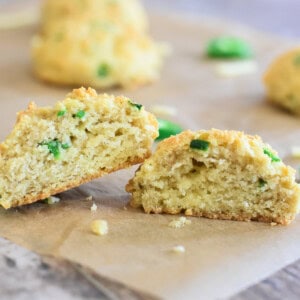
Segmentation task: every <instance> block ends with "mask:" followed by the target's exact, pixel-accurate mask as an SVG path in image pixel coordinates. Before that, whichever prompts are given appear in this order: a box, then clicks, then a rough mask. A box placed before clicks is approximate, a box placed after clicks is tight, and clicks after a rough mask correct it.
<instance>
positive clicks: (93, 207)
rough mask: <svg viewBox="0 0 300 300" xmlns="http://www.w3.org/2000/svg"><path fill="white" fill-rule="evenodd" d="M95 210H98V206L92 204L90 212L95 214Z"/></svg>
mask: <svg viewBox="0 0 300 300" xmlns="http://www.w3.org/2000/svg"><path fill="white" fill-rule="evenodd" d="M97 209H98V206H97V205H96V204H95V203H93V205H92V206H91V211H92V212H95V211H96V210H97Z"/></svg>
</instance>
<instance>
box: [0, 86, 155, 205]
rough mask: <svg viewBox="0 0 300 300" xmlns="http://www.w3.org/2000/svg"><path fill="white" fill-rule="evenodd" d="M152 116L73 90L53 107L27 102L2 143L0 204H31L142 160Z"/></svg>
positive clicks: (121, 101) (124, 101) (121, 100)
mask: <svg viewBox="0 0 300 300" xmlns="http://www.w3.org/2000/svg"><path fill="white" fill-rule="evenodd" d="M157 127H158V125H157V121H156V119H155V117H154V116H153V115H152V114H150V113H148V112H146V111H145V109H144V108H143V107H142V105H140V104H136V103H134V102H132V101H131V100H130V99H128V98H126V97H114V96H110V95H106V94H104V95H97V93H96V91H94V90H93V89H88V90H86V89H84V88H81V89H77V90H74V91H73V92H72V93H70V94H69V95H67V97H66V99H65V100H63V101H60V102H57V103H56V104H55V105H54V107H42V108H38V107H36V106H35V104H34V103H31V104H30V105H29V107H28V109H27V110H26V111H24V112H21V113H19V114H18V120H17V123H16V125H15V127H14V129H13V131H12V132H11V133H10V135H9V136H8V137H7V138H6V140H5V141H4V142H3V143H2V144H0V170H1V173H0V197H1V198H0V204H1V205H2V206H3V207H4V208H10V207H12V206H18V205H23V204H26V203H32V202H35V201H37V200H40V199H45V198H47V197H49V196H50V195H53V194H56V193H59V192H62V191H65V190H67V189H70V188H72V187H76V186H78V185H80V184H82V183H84V182H87V181H90V180H92V179H94V178H97V177H101V176H103V175H105V174H108V173H111V172H113V171H116V170H119V169H122V168H126V167H129V166H131V165H133V164H137V163H140V162H142V161H144V159H145V158H147V157H149V155H150V154H151V150H150V149H151V145H152V143H153V140H154V139H155V138H156V137H157V135H158V129H157Z"/></svg>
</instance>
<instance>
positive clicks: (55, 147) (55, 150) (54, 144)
mask: <svg viewBox="0 0 300 300" xmlns="http://www.w3.org/2000/svg"><path fill="white" fill-rule="evenodd" d="M38 145H39V146H47V147H48V150H49V152H50V153H51V154H53V156H54V158H55V159H59V158H60V154H61V153H60V149H61V148H62V149H68V148H70V145H69V144H67V143H64V144H63V143H61V142H60V141H58V140H57V139H54V140H52V141H49V142H41V143H39V144H38Z"/></svg>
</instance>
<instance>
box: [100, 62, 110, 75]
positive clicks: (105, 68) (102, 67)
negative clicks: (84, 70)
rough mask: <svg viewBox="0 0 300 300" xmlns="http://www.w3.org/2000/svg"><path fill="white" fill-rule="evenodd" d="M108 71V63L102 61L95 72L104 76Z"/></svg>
mask: <svg viewBox="0 0 300 300" xmlns="http://www.w3.org/2000/svg"><path fill="white" fill-rule="evenodd" d="M109 71H110V68H109V65H108V64H106V63H103V64H101V65H100V66H99V67H98V70H97V74H98V76H99V77H102V78H104V77H107V76H108V74H109Z"/></svg>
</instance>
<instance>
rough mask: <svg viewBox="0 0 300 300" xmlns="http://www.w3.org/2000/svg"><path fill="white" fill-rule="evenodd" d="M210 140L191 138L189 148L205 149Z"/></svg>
mask: <svg viewBox="0 0 300 300" xmlns="http://www.w3.org/2000/svg"><path fill="white" fill-rule="evenodd" d="M209 145H210V142H208V141H205V140H199V139H197V140H192V141H191V143H190V148H191V149H197V150H202V151H207V150H208V148H209Z"/></svg>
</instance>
